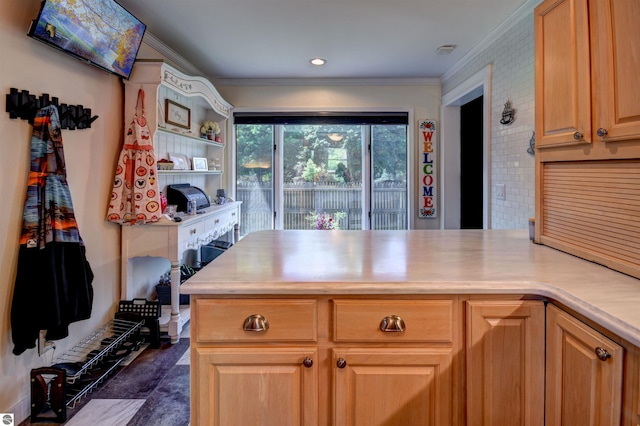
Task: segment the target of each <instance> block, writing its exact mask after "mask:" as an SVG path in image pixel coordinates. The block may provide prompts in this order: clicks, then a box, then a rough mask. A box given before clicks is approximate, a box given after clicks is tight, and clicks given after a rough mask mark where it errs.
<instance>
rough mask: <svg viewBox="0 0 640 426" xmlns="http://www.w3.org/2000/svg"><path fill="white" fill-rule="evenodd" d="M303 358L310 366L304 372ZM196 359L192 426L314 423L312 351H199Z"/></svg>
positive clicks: (315, 392) (315, 385)
mask: <svg viewBox="0 0 640 426" xmlns="http://www.w3.org/2000/svg"><path fill="white" fill-rule="evenodd" d="M306 357H309V358H311V359H312V360H313V361H314V365H312V366H311V367H309V368H307V367H305V366H304V365H303V362H304V359H305V358H306ZM195 358H196V368H197V371H196V372H195V373H196V374H193V373H192V375H191V378H192V385H191V386H192V390H193V392H192V395H194V396H196V395H197V397H196V398H193V399H192V402H191V424H197V425H215V426H246V425H262V426H298V425H299V426H311V425H317V424H318V362H317V361H318V356H317V351H316V350H315V349H309V348H279V349H275V348H274V349H271V348H264V349H263V348H261V349H256V348H246V349H240V348H238V349H228V348H218V349H208V348H198V349H196V353H195ZM192 368H193V366H192ZM194 378H195V380H194ZM195 390H197V392H196V391H195Z"/></svg>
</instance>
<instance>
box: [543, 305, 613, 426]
mask: <svg viewBox="0 0 640 426" xmlns="http://www.w3.org/2000/svg"><path fill="white" fill-rule="evenodd" d="M546 351H547V368H546V381H547V385H546V425H547V426H554V425H558V426H560V425H569V424H575V425H598V426H605V425H607V426H608V425H610V426H614V425H616V426H617V425H620V424H621V415H622V382H623V360H624V358H623V357H624V354H623V349H622V347H621V346H620V345H618V344H616V343H615V342H613V341H612V340H610V339H608V338H607V337H605V336H604V335H602V334H601V333H599V332H597V331H596V330H594V329H592V328H591V327H588V326H587V325H585V324H584V323H582V322H580V321H578V320H577V319H576V318H574V317H572V316H570V315H569V314H567V313H565V312H563V311H561V310H560V309H558V308H556V307H555V306H549V307H548V309H547V349H546Z"/></svg>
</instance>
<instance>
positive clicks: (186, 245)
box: [178, 220, 204, 251]
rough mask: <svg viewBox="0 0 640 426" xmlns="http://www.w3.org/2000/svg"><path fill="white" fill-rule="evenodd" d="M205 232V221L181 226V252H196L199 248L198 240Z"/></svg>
mask: <svg viewBox="0 0 640 426" xmlns="http://www.w3.org/2000/svg"><path fill="white" fill-rule="evenodd" d="M203 232H204V221H202V220H199V221H197V222H190V223H188V224H185V225H182V226H180V231H178V233H179V236H178V239H179V241H180V243H179V246H180V249H181V251H184V250H194V249H197V248H198V246H199V243H198V238H199V236H200V235H201V234H202V233H203Z"/></svg>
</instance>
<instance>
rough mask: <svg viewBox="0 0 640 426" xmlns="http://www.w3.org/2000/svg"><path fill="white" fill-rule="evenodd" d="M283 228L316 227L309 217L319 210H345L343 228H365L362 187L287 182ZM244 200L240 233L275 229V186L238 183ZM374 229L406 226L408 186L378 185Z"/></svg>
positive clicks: (376, 188)
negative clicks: (363, 222)
mask: <svg viewBox="0 0 640 426" xmlns="http://www.w3.org/2000/svg"><path fill="white" fill-rule="evenodd" d="M283 192H284V194H283V196H284V212H283V214H284V218H283V223H284V229H313V224H312V223H311V222H309V221H308V220H307V216H309V215H310V214H312V213H314V212H316V213H320V212H324V213H329V214H332V213H336V212H345V213H346V217H345V218H344V219H342V220H341V221H340V228H341V229H347V230H350V229H362V186H361V185H359V184H357V185H344V184H335V185H330V184H321V185H310V184H285V186H284V191H283ZM236 196H237V199H238V201H242V208H241V212H242V214H241V227H240V234H241V235H246V234H248V233H249V232H253V231H258V230H262V229H273V207H272V200H273V189H272V188H271V187H270V186H259V185H258V184H256V183H253V184H245V185H239V186H238V187H237V189H236ZM371 203H372V206H371V229H407V212H406V211H407V189H406V185H404V184H402V183H400V184H399V183H396V182H386V183H383V184H377V185H375V186H374V188H373V193H372V198H371Z"/></svg>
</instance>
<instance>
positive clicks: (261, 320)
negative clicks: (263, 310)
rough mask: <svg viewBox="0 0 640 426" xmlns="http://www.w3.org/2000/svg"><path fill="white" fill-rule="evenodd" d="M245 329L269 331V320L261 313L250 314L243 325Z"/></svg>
mask: <svg viewBox="0 0 640 426" xmlns="http://www.w3.org/2000/svg"><path fill="white" fill-rule="evenodd" d="M242 328H243V329H244V331H267V329H268V328H269V321H267V319H266V318H265V317H263V316H262V315H260V314H253V315H249V316H248V317H247V319H245V320H244V325H243V326H242Z"/></svg>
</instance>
